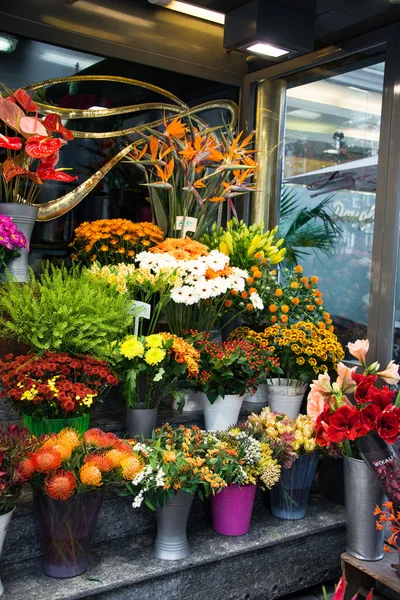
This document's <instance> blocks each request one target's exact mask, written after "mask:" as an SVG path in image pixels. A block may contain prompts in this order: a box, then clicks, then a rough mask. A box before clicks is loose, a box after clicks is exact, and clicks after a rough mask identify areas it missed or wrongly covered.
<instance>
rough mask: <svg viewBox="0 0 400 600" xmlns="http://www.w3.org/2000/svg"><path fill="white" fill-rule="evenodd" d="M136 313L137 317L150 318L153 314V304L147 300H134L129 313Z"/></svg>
mask: <svg viewBox="0 0 400 600" xmlns="http://www.w3.org/2000/svg"><path fill="white" fill-rule="evenodd" d="M133 313H136V317H137V318H141V319H150V316H151V304H147V303H146V302H139V301H138V300H134V302H133V303H132V306H131V308H130V311H129V314H130V315H131V314H133Z"/></svg>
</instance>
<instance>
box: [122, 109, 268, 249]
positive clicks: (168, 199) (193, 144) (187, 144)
mask: <svg viewBox="0 0 400 600" xmlns="http://www.w3.org/2000/svg"><path fill="white" fill-rule="evenodd" d="M224 129H225V131H224V132H222V131H220V132H217V131H215V130H213V129H211V128H210V127H208V126H205V127H202V128H200V129H197V128H196V127H194V126H193V124H192V123H191V121H190V119H187V120H186V121H184V120H183V119H180V118H174V119H172V120H165V121H164V127H163V128H162V130H161V131H157V130H154V129H150V128H149V129H148V130H147V135H146V134H145V133H143V132H141V136H142V138H143V139H142V140H141V141H140V142H139V143H138V145H137V146H136V148H135V149H134V151H132V153H131V154H130V155H129V156H128V160H130V161H131V162H132V163H134V164H135V165H136V166H137V167H138V168H139V169H141V170H142V171H143V173H144V176H145V178H146V184H145V185H147V187H148V189H149V194H150V201H151V208H152V213H153V220H154V222H155V223H157V225H158V226H159V227H160V228H161V229H162V230H163V231H165V233H166V235H167V237H185V235H186V234H189V235H190V236H191V237H193V239H196V240H199V239H200V238H201V237H202V236H203V235H204V233H205V232H206V231H207V230H208V228H209V226H210V225H211V223H212V222H213V221H214V220H215V217H216V216H217V213H218V209H219V208H220V211H221V210H222V205H223V204H224V203H225V202H229V203H230V206H231V208H232V209H233V211H234V206H233V203H232V198H233V197H234V196H238V195H240V194H244V193H246V192H251V191H254V189H255V187H254V184H252V183H250V181H249V180H251V177H252V176H253V175H254V172H255V168H256V165H255V162H254V160H253V158H252V154H253V150H251V149H250V148H249V147H250V144H251V141H252V135H250V136H248V137H246V138H244V139H243V137H242V133H239V135H238V136H236V137H235V136H234V135H233V133H232V131H231V130H230V129H229V127H226V128H224Z"/></svg>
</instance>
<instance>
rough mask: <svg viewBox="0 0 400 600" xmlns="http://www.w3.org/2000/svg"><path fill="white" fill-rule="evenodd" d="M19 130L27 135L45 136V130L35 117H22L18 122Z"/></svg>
mask: <svg viewBox="0 0 400 600" xmlns="http://www.w3.org/2000/svg"><path fill="white" fill-rule="evenodd" d="M19 128H20V130H21V131H22V132H23V133H26V134H27V135H40V136H45V137H46V136H47V130H46V128H45V127H43V125H42V123H41V122H40V121H39V119H38V118H37V115H36V117H22V119H21V121H20V122H19Z"/></svg>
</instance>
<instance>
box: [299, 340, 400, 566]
mask: <svg viewBox="0 0 400 600" xmlns="http://www.w3.org/2000/svg"><path fill="white" fill-rule="evenodd" d="M348 349H349V352H350V354H352V356H354V357H355V358H357V359H358V360H359V361H360V363H361V365H362V368H363V373H362V374H357V373H355V371H356V369H357V367H353V368H352V369H349V368H348V367H345V366H344V365H343V364H341V363H340V364H339V365H338V377H337V379H336V381H333V382H331V380H330V377H329V376H328V375H327V374H324V375H320V376H319V378H318V380H315V381H314V382H313V384H312V385H311V391H310V394H309V398H308V406H307V410H308V414H310V416H312V417H313V418H314V419H315V422H316V440H317V443H318V444H319V445H320V446H322V447H326V448H330V447H332V446H335V445H337V446H338V447H339V448H340V449H341V451H342V453H343V458H344V484H345V508H346V525H347V552H348V553H349V554H352V555H353V556H356V558H359V559H361V560H380V558H382V556H383V535H381V534H380V533H379V532H378V531H376V528H375V521H374V519H373V518H372V517H371V514H372V513H373V511H374V508H375V506H376V505H377V504H378V505H381V504H382V502H383V490H382V489H381V487H380V485H379V483H378V479H379V481H380V483H381V485H382V486H383V488H384V489H386V490H387V492H388V493H389V492H390V490H391V482H393V479H396V478H397V479H399V478H398V475H399V473H396V472H394V473H393V469H392V467H395V465H396V461H394V451H393V448H392V445H393V444H394V443H395V441H396V440H397V438H398V437H399V432H400V410H399V409H398V408H397V407H396V406H394V404H393V403H394V396H395V391H390V390H389V388H388V387H387V386H384V387H383V388H382V389H378V388H377V387H376V386H375V383H376V382H377V380H378V377H380V378H381V379H383V380H384V381H386V382H387V383H390V384H393V383H397V382H398V381H399V380H400V377H399V374H398V365H395V364H394V363H393V361H391V362H390V363H389V365H388V367H387V368H386V369H385V370H384V371H379V368H380V365H379V363H377V362H375V363H373V364H372V365H370V366H367V363H366V354H367V352H368V349H369V344H368V340H357V341H356V342H355V343H349V344H348ZM353 394H354V400H353V401H351V400H350V398H349V396H350V395H353ZM380 444H382V445H383V446H384V449H385V450H388V451H389V452H388V453H386V452H383V453H382V452H381V450H382V448H381V449H380V450H379V445H380ZM386 444H388V445H386ZM377 449H378V456H377V455H376V453H375V451H376V450H377ZM362 454H363V455H364V456H365V459H366V462H364V461H363V460H362ZM369 460H371V464H370V466H371V470H370V469H369V468H368V466H367V463H368V462H369ZM373 463H375V464H373ZM394 471H396V469H394ZM374 473H375V474H376V475H377V476H378V478H377V477H376V476H375V474H374ZM385 484H387V485H386V486H385ZM396 485H397V484H396V483H395V486H396ZM395 486H394V487H395ZM360 519H362V521H363V527H362V529H361V530H360V528H359V527H358V525H357V524H358V523H359V520H360Z"/></svg>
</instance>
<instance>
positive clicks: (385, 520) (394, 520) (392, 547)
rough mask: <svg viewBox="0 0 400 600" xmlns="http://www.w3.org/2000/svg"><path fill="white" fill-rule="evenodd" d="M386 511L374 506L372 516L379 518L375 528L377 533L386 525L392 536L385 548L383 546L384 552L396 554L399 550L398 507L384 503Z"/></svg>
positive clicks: (399, 526) (399, 519)
mask: <svg viewBox="0 0 400 600" xmlns="http://www.w3.org/2000/svg"><path fill="white" fill-rule="evenodd" d="M382 506H384V507H385V508H386V510H383V508H380V506H378V505H377V506H376V508H375V511H374V515H375V516H376V517H379V518H378V519H377V521H376V528H377V529H378V531H382V530H383V529H384V528H385V526H386V525H387V524H388V525H389V526H390V531H391V532H392V535H391V536H390V537H389V539H388V544H389V546H387V545H386V544H385V547H384V550H385V552H398V551H399V550H400V512H399V510H398V507H396V506H394V505H393V502H384V503H383V505H382Z"/></svg>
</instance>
